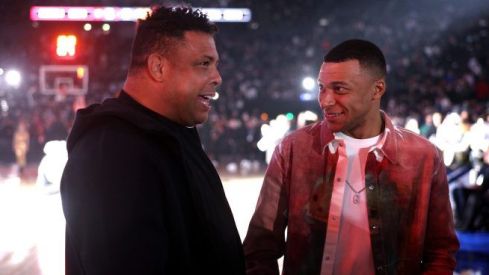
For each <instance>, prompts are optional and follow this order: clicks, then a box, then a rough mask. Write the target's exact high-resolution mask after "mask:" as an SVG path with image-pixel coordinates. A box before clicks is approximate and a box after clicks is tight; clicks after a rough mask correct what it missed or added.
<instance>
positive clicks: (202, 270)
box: [61, 7, 244, 275]
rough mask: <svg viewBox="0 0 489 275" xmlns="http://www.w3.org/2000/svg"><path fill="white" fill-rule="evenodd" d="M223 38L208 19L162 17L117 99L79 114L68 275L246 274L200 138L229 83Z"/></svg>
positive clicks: (170, 12)
mask: <svg viewBox="0 0 489 275" xmlns="http://www.w3.org/2000/svg"><path fill="white" fill-rule="evenodd" d="M216 31H217V28H216V26H215V25H214V24H212V23H210V22H209V21H208V19H207V17H206V16H205V15H203V14H202V13H201V12H200V11H196V10H193V9H191V8H184V7H180V8H167V7H159V8H157V9H155V10H153V12H152V14H151V15H149V16H148V17H147V18H146V19H145V20H142V21H140V22H139V25H138V30H137V34H136V38H135V40H134V44H133V50H132V61H131V66H130V69H129V73H128V77H127V80H126V82H125V84H124V87H123V90H122V92H121V94H120V95H119V97H117V98H115V99H109V100H106V101H105V102H104V103H102V104H101V105H92V106H90V107H88V108H86V109H83V110H81V111H79V112H78V113H77V117H76V121H75V124H74V127H73V130H72V131H71V133H70V136H69V138H68V151H69V159H68V163H67V165H66V168H65V170H64V174H63V178H62V183H61V195H62V200H63V210H64V213H65V217H66V273H67V274H104V275H105V274H226V275H228V274H244V259H243V252H242V248H241V241H240V238H239V235H238V232H237V229H236V225H235V222H234V219H233V216H232V213H231V210H230V208H229V205H228V203H227V200H226V197H225V194H224V191H223V187H222V183H221V181H220V179H219V176H218V174H217V172H216V170H215V169H214V167H213V166H212V163H211V162H210V161H209V159H208V157H207V156H206V154H205V153H204V151H203V150H202V147H201V143H200V139H199V136H198V133H197V131H196V129H195V125H196V124H200V123H203V122H205V121H206V120H207V117H208V113H209V111H210V100H211V98H212V97H213V96H214V95H215V89H216V87H217V86H218V85H219V84H220V83H221V81H222V80H221V76H220V74H219V71H218V69H217V63H218V58H219V57H218V53H217V50H216V46H215V43H214V37H213V35H214V33H215V32H216Z"/></svg>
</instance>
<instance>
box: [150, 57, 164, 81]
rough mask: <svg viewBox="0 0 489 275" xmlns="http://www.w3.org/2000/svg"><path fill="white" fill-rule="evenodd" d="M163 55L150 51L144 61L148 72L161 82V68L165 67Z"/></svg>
mask: <svg viewBox="0 0 489 275" xmlns="http://www.w3.org/2000/svg"><path fill="white" fill-rule="evenodd" d="M164 65H165V57H164V56H162V55H160V54H157V53H152V54H150V55H149V56H148V60H147V62H146V67H147V70H148V74H149V75H150V76H151V78H152V79H154V80H155V81H157V82H161V81H162V80H163V70H164V69H165V66H164Z"/></svg>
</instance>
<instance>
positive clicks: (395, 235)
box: [244, 113, 459, 275]
mask: <svg viewBox="0 0 489 275" xmlns="http://www.w3.org/2000/svg"><path fill="white" fill-rule="evenodd" d="M382 116H383V120H384V134H385V135H387V136H386V140H385V143H384V145H383V147H382V149H381V151H382V152H381V153H382V155H383V158H382V160H381V161H377V159H376V156H375V154H374V152H370V153H369V155H368V158H367V164H366V168H365V184H366V186H367V187H368V188H366V190H367V212H368V221H369V225H370V234H371V249H372V254H373V260H374V265H375V270H376V274H452V273H453V270H454V268H455V264H456V263H455V252H456V251H457V250H458V247H459V243H458V239H457V237H456V235H455V231H454V225H453V219H452V212H451V207H450V203H449V199H448V184H447V178H446V172H445V166H444V164H443V161H442V158H441V154H440V152H439V150H437V148H436V147H435V146H434V145H433V144H432V143H430V142H429V141H428V140H426V139H424V138H422V137H420V136H418V135H416V134H414V133H412V132H410V131H407V130H405V129H403V128H398V127H395V126H393V124H392V122H391V120H390V119H389V117H388V116H387V115H385V114H384V113H382ZM333 139H334V136H333V134H332V132H331V131H330V130H329V129H328V127H327V125H326V123H324V122H318V123H316V124H312V125H309V126H307V127H304V128H302V129H300V130H297V131H295V132H293V133H292V134H290V135H288V136H287V137H286V138H285V139H284V140H283V141H282V142H281V144H280V145H279V146H277V148H276V149H275V152H274V155H273V157H272V160H271V162H270V165H269V167H268V169H267V172H266V175H265V179H264V182H263V186H262V190H261V193H260V196H259V199H258V203H257V206H256V210H255V213H254V215H253V217H252V219H251V222H250V226H249V229H248V233H247V236H246V239H245V241H244V250H245V255H246V261H247V274H260V275H264V274H278V273H279V271H278V265H277V259H278V258H280V257H281V256H282V255H285V257H284V265H283V274H293V275H295V274H319V273H320V270H321V260H322V254H323V248H324V240H325V235H326V228H327V221H328V213H329V204H330V201H331V195H332V190H333V179H334V178H335V177H334V176H335V175H334V174H335V171H336V163H337V160H338V151H336V152H335V153H330V151H329V150H328V146H327V145H328V143H329V142H330V141H332V140H333ZM286 228H287V231H286V232H287V236H285V229H286ZM286 240H287V241H286ZM337 260H338V261H341V259H337Z"/></svg>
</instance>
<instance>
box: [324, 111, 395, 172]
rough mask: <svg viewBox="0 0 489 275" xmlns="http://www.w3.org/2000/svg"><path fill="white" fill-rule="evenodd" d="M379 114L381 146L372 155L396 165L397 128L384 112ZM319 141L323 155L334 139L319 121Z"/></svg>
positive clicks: (325, 125) (331, 133)
mask: <svg viewBox="0 0 489 275" xmlns="http://www.w3.org/2000/svg"><path fill="white" fill-rule="evenodd" d="M380 114H381V116H382V120H383V122H384V130H383V136H382V140H381V141H380V144H382V146H379V147H377V148H376V149H375V151H376V152H375V151H374V153H375V156H376V157H377V160H379V161H380V160H381V159H383V158H384V157H385V158H387V159H388V160H389V161H390V162H392V163H393V164H396V163H397V162H398V160H397V151H398V138H399V137H398V136H399V135H400V133H399V131H398V129H397V127H396V126H394V124H393V123H392V120H391V118H390V117H389V116H388V115H387V114H386V113H385V112H384V111H380ZM320 139H321V148H323V153H325V151H326V150H329V146H328V145H329V144H330V143H331V142H332V141H333V140H334V139H335V136H334V134H333V132H332V131H331V129H329V127H328V126H327V123H326V122H325V121H324V120H323V121H321V130H320ZM334 147H336V146H334ZM334 149H336V148H334ZM334 151H336V150H334ZM332 153H334V152H332Z"/></svg>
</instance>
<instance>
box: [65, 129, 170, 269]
mask: <svg viewBox="0 0 489 275" xmlns="http://www.w3.org/2000/svg"><path fill="white" fill-rule="evenodd" d="M147 143H148V142H147V141H146V140H144V138H143V136H142V135H140V134H138V133H137V132H134V130H132V131H131V129H124V128H117V127H112V128H104V129H99V130H97V131H91V132H90V133H88V134H86V135H85V136H84V137H83V138H82V139H81V140H80V141H79V142H78V143H77V144H76V145H75V147H74V148H73V150H72V151H71V152H70V157H69V160H68V163H67V166H66V168H65V171H64V174H63V178H62V185H61V195H62V202H63V211H64V214H65V217H66V235H67V239H66V241H67V244H66V249H67V251H66V270H67V274H167V272H166V271H165V270H166V269H167V265H168V253H169V252H168V239H167V234H166V227H165V223H164V213H163V208H162V194H161V192H162V190H161V185H162V181H163V179H161V178H160V177H157V176H155V174H157V173H162V174H164V171H158V169H160V170H161V169H162V168H161V167H165V166H164V165H161V163H160V164H157V163H156V160H155V158H154V156H152V155H151V154H153V153H152V152H151V151H150V150H151V148H150V146H149V145H147ZM152 149H153V151H155V150H154V148H152ZM162 157H163V158H162V159H161V160H158V161H164V156H162Z"/></svg>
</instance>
